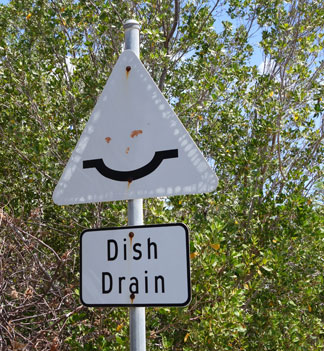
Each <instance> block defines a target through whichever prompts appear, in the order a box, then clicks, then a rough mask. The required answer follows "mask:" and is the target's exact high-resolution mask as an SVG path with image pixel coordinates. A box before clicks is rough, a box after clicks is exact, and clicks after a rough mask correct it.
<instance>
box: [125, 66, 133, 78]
mask: <svg viewBox="0 0 324 351" xmlns="http://www.w3.org/2000/svg"><path fill="white" fill-rule="evenodd" d="M131 69H132V67H131V66H127V67H126V77H127V78H128V75H129V72H130V70H131Z"/></svg>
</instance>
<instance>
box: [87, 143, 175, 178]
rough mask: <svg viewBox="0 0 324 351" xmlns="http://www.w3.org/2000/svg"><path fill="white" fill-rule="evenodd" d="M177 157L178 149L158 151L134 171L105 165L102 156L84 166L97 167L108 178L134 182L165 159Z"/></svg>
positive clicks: (153, 169)
mask: <svg viewBox="0 0 324 351" xmlns="http://www.w3.org/2000/svg"><path fill="white" fill-rule="evenodd" d="M176 157H178V149H171V150H164V151H156V152H155V154H154V156H153V158H152V160H151V161H150V162H149V163H147V164H146V165H145V166H143V167H140V168H137V169H134V170H132V171H116V170H114V169H111V168H109V167H107V166H106V165H105V163H104V161H103V159H102V158H97V159H94V160H86V161H83V168H96V169H97V171H98V172H99V173H100V174H101V175H103V176H104V177H106V178H110V179H113V180H117V181H120V182H132V181H133V180H136V179H139V178H143V177H145V176H147V175H148V174H150V173H152V172H153V171H155V170H156V169H157V168H158V167H159V165H160V164H161V162H162V161H163V160H165V159H167V158H176Z"/></svg>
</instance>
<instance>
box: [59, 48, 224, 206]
mask: <svg viewBox="0 0 324 351" xmlns="http://www.w3.org/2000/svg"><path fill="white" fill-rule="evenodd" d="M217 182H218V179H217V177H216V175H215V172H214V171H213V170H212V169H211V167H210V165H209V164H208V162H207V161H206V160H205V158H204V157H203V155H202V154H201V152H200V151H199V149H198V148H197V146H196V144H195V143H194V141H193V140H192V138H191V137H190V135H189V134H188V132H187V131H186V129H185V128H184V126H183V125H182V123H181V122H180V120H179V119H178V117H177V116H176V115H175V113H174V112H173V110H172V108H171V107H170V105H169V104H168V102H167V101H166V99H165V98H164V97H163V95H162V94H161V92H160V90H159V88H158V87H157V86H156V84H155V83H154V81H153V79H152V78H151V77H150V75H149V73H148V72H147V70H146V69H145V67H144V66H143V64H142V63H141V61H140V60H139V58H138V57H137V56H136V55H135V54H134V52H133V51H132V50H125V51H124V52H123V53H122V54H121V55H120V57H119V59H118V61H117V63H116V65H115V67H114V68H113V70H112V73H111V75H110V77H109V79H108V81H107V84H106V86H105V88H104V90H103V92H102V93H101V95H100V96H99V98H98V102H97V104H96V106H95V108H94V110H93V112H92V114H91V116H90V118H89V121H88V122H87V124H86V127H85V129H84V131H83V133H82V135H81V137H80V139H79V141H78V143H77V145H76V147H75V149H74V151H73V153H72V155H71V157H70V159H69V161H68V163H67V165H66V167H65V169H64V172H63V174H62V176H61V178H60V180H59V182H58V184H57V186H56V188H55V190H54V193H53V200H54V202H55V203H56V204H58V205H67V204H78V203H93V202H103V201H115V200H129V199H137V198H149V197H159V196H172V195H184V194H196V193H204V192H210V191H213V190H214V189H215V188H216V186H217Z"/></svg>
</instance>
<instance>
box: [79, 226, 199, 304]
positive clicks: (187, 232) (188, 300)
mask: <svg viewBox="0 0 324 351" xmlns="http://www.w3.org/2000/svg"><path fill="white" fill-rule="evenodd" d="M171 226H173V227H174V226H181V227H183V228H184V230H185V239H186V262H187V280H188V298H187V300H186V301H184V302H183V303H160V304H159V303H156V304H155V303H154V304H152V303H147V304H145V303H144V304H142V303H140V304H137V303H129V304H119V303H117V304H113V303H111V304H110V303H108V304H88V303H85V302H84V301H83V300H82V237H83V235H84V234H85V233H86V232H98V231H103V230H121V229H135V228H152V227H171ZM189 251H190V249H189V229H188V227H187V226H186V225H185V224H184V223H166V224H148V225H145V224H144V225H132V226H125V227H107V228H95V229H86V230H84V231H83V232H82V233H81V235H80V249H79V252H80V279H79V281H80V283H79V288H80V296H79V297H80V301H81V303H82V304H83V305H84V306H86V307H185V306H187V305H189V303H190V301H191V297H192V296H191V274H190V256H189Z"/></svg>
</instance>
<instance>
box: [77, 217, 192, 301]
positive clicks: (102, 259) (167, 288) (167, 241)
mask: <svg viewBox="0 0 324 351" xmlns="http://www.w3.org/2000/svg"><path fill="white" fill-rule="evenodd" d="M80 257H81V265H80V269H81V277H80V298H81V302H82V303H83V304H84V305H86V306H186V305H188V304H189V302H190V299H191V286H190V265H189V234H188V228H187V227H186V226H185V225H184V224H181V223H177V224H161V225H147V226H130V227H122V228H106V229H93V230H86V231H84V232H83V233H82V234H81V245H80Z"/></svg>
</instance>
